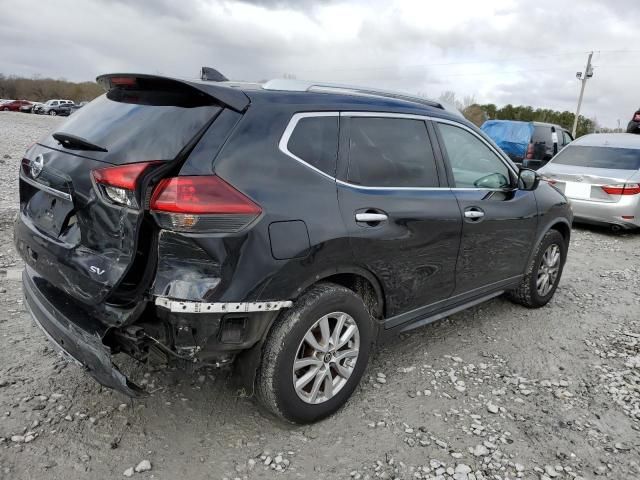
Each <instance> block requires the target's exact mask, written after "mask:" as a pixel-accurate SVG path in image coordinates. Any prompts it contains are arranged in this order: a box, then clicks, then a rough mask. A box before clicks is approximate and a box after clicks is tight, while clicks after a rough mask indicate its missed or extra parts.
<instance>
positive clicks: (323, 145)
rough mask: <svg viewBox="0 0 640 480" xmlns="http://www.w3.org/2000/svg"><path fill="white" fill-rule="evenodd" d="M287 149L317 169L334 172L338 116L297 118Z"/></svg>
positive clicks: (336, 155) (336, 152) (327, 172)
mask: <svg viewBox="0 0 640 480" xmlns="http://www.w3.org/2000/svg"><path fill="white" fill-rule="evenodd" d="M287 149H288V150H289V152H291V153H292V154H294V155H295V156H296V157H298V158H300V159H301V160H304V161H305V162H306V163H308V164H309V165H312V166H314V167H315V168H317V169H318V170H320V171H322V172H324V173H326V174H327V175H331V176H332V177H333V176H335V174H336V161H337V158H338V117H337V116H330V117H329V116H328V117H304V118H301V119H300V120H298V123H297V124H296V127H295V129H294V130H293V133H292V134H291V137H289V143H287Z"/></svg>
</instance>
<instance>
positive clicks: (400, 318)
mask: <svg viewBox="0 0 640 480" xmlns="http://www.w3.org/2000/svg"><path fill="white" fill-rule="evenodd" d="M521 279H522V276H521V275H518V276H517V277H512V278H509V279H508V280H505V281H501V282H497V283H495V284H493V285H491V286H490V287H489V288H487V287H484V288H480V289H477V290H475V291H471V292H468V293H466V294H462V295H459V296H457V297H453V298H449V299H446V300H444V301H441V302H437V303H436V304H432V305H426V306H424V307H420V308H418V309H416V310H413V311H410V312H405V313H402V314H400V315H396V316H394V317H390V318H387V319H386V320H384V329H383V330H382V331H381V332H380V337H381V338H380V339H381V340H385V339H387V338H389V337H392V336H394V335H397V334H399V333H403V332H407V331H409V330H413V329H414V328H419V327H422V326H424V325H427V324H429V323H432V322H435V321H437V320H440V319H442V318H445V317H448V316H450V315H453V314H455V313H458V312H461V311H462V310H466V309H467V308H471V307H473V306H475V305H478V304H480V303H483V302H486V301H487V300H491V299H492V298H495V297H497V296H499V295H502V294H503V293H504V292H505V291H507V290H510V289H512V288H514V287H516V286H517V285H518V284H519V282H520V280H521ZM438 304H440V305H438Z"/></svg>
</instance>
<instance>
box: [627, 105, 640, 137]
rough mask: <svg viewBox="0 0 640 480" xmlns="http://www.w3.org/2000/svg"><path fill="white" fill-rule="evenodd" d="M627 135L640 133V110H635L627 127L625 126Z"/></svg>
mask: <svg viewBox="0 0 640 480" xmlns="http://www.w3.org/2000/svg"><path fill="white" fill-rule="evenodd" d="M627 133H640V109H638V110H636V113H634V114H633V118H632V119H631V121H630V122H629V125H627Z"/></svg>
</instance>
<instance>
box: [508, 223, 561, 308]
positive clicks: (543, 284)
mask: <svg viewBox="0 0 640 480" xmlns="http://www.w3.org/2000/svg"><path fill="white" fill-rule="evenodd" d="M566 259H567V247H566V245H565V242H564V237H563V236H562V234H560V232H558V231H557V230H549V231H548V232H547V233H546V234H545V235H544V237H542V241H541V242H540V243H539V244H538V246H537V248H536V252H535V254H534V255H533V258H532V259H531V262H530V264H529V265H528V267H527V271H526V273H525V276H524V278H523V279H522V283H521V284H520V286H519V287H518V288H517V289H515V290H512V291H511V292H509V297H510V298H511V299H512V300H513V301H515V302H517V303H520V304H521V305H524V306H525V307H529V308H539V307H543V306H544V305H546V304H547V303H548V302H549V300H551V298H552V297H553V294H554V293H555V292H556V288H558V283H559V282H560V277H561V276H562V269H563V268H564V263H565V260H566Z"/></svg>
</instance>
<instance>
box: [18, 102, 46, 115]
mask: <svg viewBox="0 0 640 480" xmlns="http://www.w3.org/2000/svg"><path fill="white" fill-rule="evenodd" d="M39 105H42V103H40V102H29V103H28V104H25V105H23V106H21V107H20V111H21V112H22V113H33V110H34V109H35V108H37V107H38V106H39Z"/></svg>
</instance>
